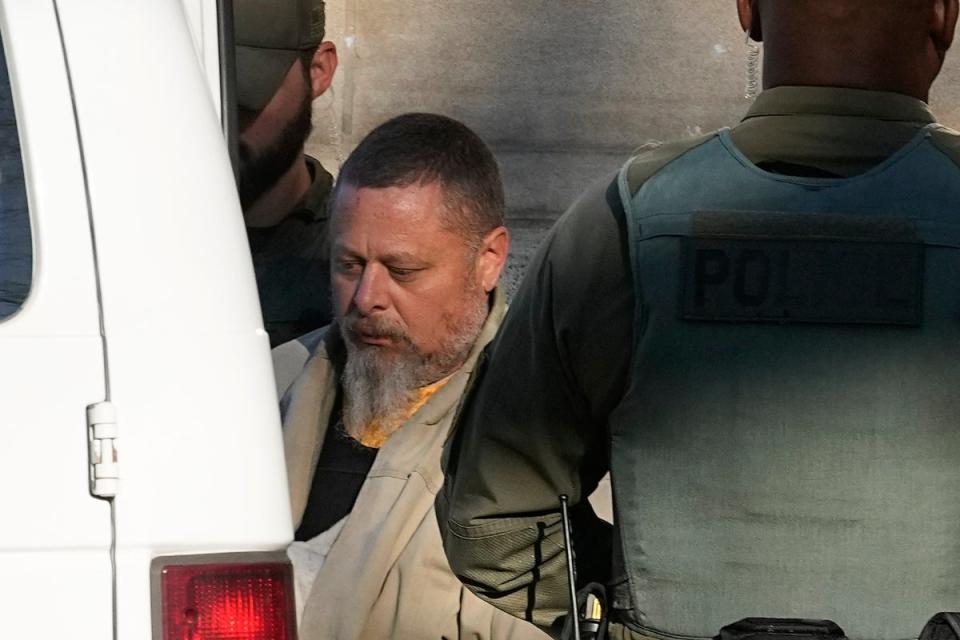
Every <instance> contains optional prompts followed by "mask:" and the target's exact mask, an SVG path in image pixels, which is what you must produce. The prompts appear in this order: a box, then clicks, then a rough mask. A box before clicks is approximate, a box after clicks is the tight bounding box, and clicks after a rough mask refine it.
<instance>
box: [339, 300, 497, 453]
mask: <svg viewBox="0 0 960 640" xmlns="http://www.w3.org/2000/svg"><path fill="white" fill-rule="evenodd" d="M481 301H482V302H481V303H480V304H477V305H476V306H475V307H474V308H473V309H471V310H470V311H469V312H468V313H466V314H465V315H464V316H462V317H461V318H459V319H458V320H457V321H454V320H453V319H448V321H447V323H446V324H447V332H448V336H449V339H448V340H447V341H445V343H444V344H443V345H441V348H440V349H438V350H437V351H436V352H434V353H429V354H428V353H425V352H423V351H422V350H420V349H419V348H418V347H417V346H416V345H414V344H413V342H412V341H411V340H410V339H409V337H408V336H406V335H403V336H402V337H401V339H400V343H401V344H402V345H403V347H404V348H403V349H402V350H400V351H389V352H384V351H382V350H381V349H380V348H378V347H372V346H369V345H363V344H356V343H354V341H353V340H352V339H351V337H350V335H349V331H343V334H344V342H345V343H346V346H347V363H346V366H345V367H344V370H343V375H342V376H341V384H342V387H343V394H344V403H343V426H344V429H345V430H346V432H347V433H348V434H349V435H351V436H352V437H353V438H355V439H357V440H362V439H363V436H364V434H365V432H366V429H367V428H368V427H370V426H371V425H374V424H377V425H381V426H383V427H388V428H396V427H398V426H400V424H401V423H402V421H403V418H404V417H406V412H407V411H409V408H410V406H411V404H412V403H413V402H414V400H416V398H417V390H418V389H420V388H421V387H424V386H426V385H429V384H432V383H434V382H437V381H439V380H442V379H443V378H445V377H447V376H449V375H450V374H452V373H453V372H454V371H455V370H456V369H457V368H459V367H460V366H461V365H462V364H463V363H464V361H465V360H466V359H467V355H468V354H469V353H470V349H471V348H472V347H473V344H474V342H476V340H477V336H478V335H480V330H481V329H482V328H483V323H484V321H485V320H486V317H487V304H486V298H485V296H483V297H481ZM343 326H345V327H349V326H350V318H349V317H348V318H346V319H345V321H344V322H343ZM384 435H389V433H385V434H384Z"/></svg>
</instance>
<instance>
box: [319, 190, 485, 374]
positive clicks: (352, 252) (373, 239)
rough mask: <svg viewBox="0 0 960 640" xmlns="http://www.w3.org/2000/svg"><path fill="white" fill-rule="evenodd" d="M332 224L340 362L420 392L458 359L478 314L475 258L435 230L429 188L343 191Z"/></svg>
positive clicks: (435, 202) (437, 214) (456, 237)
mask: <svg viewBox="0 0 960 640" xmlns="http://www.w3.org/2000/svg"><path fill="white" fill-rule="evenodd" d="M335 205H336V206H335V214H334V218H333V236H332V237H333V252H332V283H333V297H334V307H335V312H336V316H337V319H338V321H339V322H340V326H341V328H342V330H343V335H344V339H345V340H346V342H347V347H348V360H349V358H350V357H359V356H362V357H364V358H366V359H368V360H369V361H370V363H371V364H372V365H373V366H375V367H376V368H378V369H380V370H381V372H387V371H390V372H391V374H392V373H398V372H400V370H402V372H403V373H404V375H406V376H408V380H409V385H413V386H414V387H416V386H423V385H426V384H429V383H432V382H436V381H437V380H439V379H442V378H443V377H445V376H447V375H449V374H450V373H452V372H453V371H454V370H456V368H457V367H459V366H460V365H461V364H462V363H463V361H464V360H465V359H466V356H467V354H468V353H469V351H470V347H471V346H472V344H473V342H474V340H475V339H476V337H477V334H478V333H479V331H480V327H481V326H482V324H483V321H484V319H485V318H486V314H487V294H486V291H485V290H484V288H483V286H482V283H481V281H480V276H479V275H478V273H479V272H478V270H477V268H476V267H477V265H476V263H477V252H476V250H475V249H473V248H472V247H470V246H469V245H468V244H467V241H466V240H465V239H464V237H463V236H462V235H460V234H458V233H455V232H453V231H450V230H447V229H445V228H443V226H442V225H441V213H442V211H443V207H444V204H443V192H442V188H441V187H440V185H439V184H438V183H431V184H427V185H420V184H414V185H411V186H408V187H388V188H385V189H371V188H359V189H358V188H353V187H352V186H351V185H344V187H343V188H342V190H341V191H340V192H339V194H338V196H337V201H336V203H335Z"/></svg>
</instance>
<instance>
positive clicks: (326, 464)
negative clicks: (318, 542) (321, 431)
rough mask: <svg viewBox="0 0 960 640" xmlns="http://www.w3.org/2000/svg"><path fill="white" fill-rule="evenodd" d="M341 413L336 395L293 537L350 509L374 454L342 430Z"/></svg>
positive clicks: (306, 536)
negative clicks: (300, 519)
mask: <svg viewBox="0 0 960 640" xmlns="http://www.w3.org/2000/svg"><path fill="white" fill-rule="evenodd" d="M341 413H342V405H341V400H340V394H337V401H336V404H335V405H334V407H333V411H332V412H331V413H330V423H329V424H328V425H327V433H326V435H325V436H324V439H323V446H322V447H321V449H320V459H319V460H317V470H316V471H315V472H314V474H313V483H312V484H311V485H310V496H309V497H308V498H307V507H306V509H305V510H304V512H303V520H302V521H301V522H300V527H299V528H298V529H297V532H296V534H295V536H294V539H296V540H300V541H306V540H310V539H312V538H315V537H316V536H318V535H320V534H321V533H323V532H324V531H326V530H327V529H329V528H330V527H332V526H333V525H335V524H336V523H337V522H339V521H340V520H342V519H343V518H344V516H346V515H347V514H349V513H350V511H351V510H353V504H354V503H355V502H356V501H357V495H358V494H359V493H360V488H361V487H362V486H363V481H364V480H366V478H367V473H368V472H369V471H370V467H371V466H372V465H373V460H374V459H375V458H376V457H377V451H378V450H377V449H371V448H370V447H365V446H363V445H362V444H360V443H359V442H357V441H356V440H354V439H353V438H351V437H350V436H348V435H347V434H346V432H344V430H343V422H342V420H341Z"/></svg>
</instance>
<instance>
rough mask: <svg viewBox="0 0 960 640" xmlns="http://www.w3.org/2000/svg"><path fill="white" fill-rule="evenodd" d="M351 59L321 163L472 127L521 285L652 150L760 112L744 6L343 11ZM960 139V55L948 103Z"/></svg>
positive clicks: (949, 79)
mask: <svg viewBox="0 0 960 640" xmlns="http://www.w3.org/2000/svg"><path fill="white" fill-rule="evenodd" d="M327 16H328V18H327V22H328V24H327V33H328V39H330V40H332V41H333V42H335V43H336V44H337V47H338V49H339V51H340V63H341V66H340V69H339V71H338V75H337V79H336V82H335V84H334V87H333V90H332V91H330V92H328V93H327V94H326V95H324V96H322V97H321V98H319V99H318V100H317V102H316V104H315V105H314V122H315V130H314V134H313V135H312V137H311V139H310V141H309V143H308V151H309V152H311V153H313V154H316V155H317V156H319V157H320V158H321V159H322V160H323V161H324V163H325V165H326V166H328V167H330V168H331V169H332V170H335V169H336V166H337V164H338V163H339V161H340V160H341V159H342V158H343V157H344V156H345V155H346V154H347V153H348V152H349V150H350V149H352V148H353V146H354V145H355V144H356V143H357V142H358V141H359V139H360V138H361V137H362V136H363V135H364V134H365V133H367V132H368V131H369V130H370V129H371V128H373V127H374V126H376V125H377V124H379V123H380V122H382V121H384V120H386V119H388V118H390V117H392V116H394V115H397V114H400V113H404V112H407V111H432V112H437V113H443V114H447V115H450V116H452V117H454V118H457V119H459V120H462V121H464V122H465V123H466V124H467V125H469V126H470V127H472V128H473V129H474V130H476V131H477V132H478V133H479V134H480V135H481V136H482V137H483V138H484V139H485V140H486V141H487V142H488V143H489V144H490V146H491V147H492V149H493V150H494V153H495V154H496V156H497V159H498V161H499V162H500V166H501V170H502V172H503V177H504V182H505V186H506V191H507V201H508V207H509V211H510V213H509V226H510V227H511V229H512V231H513V234H514V241H515V244H514V246H515V250H514V256H513V258H512V261H511V266H510V271H509V273H508V276H507V280H508V284H509V285H512V284H514V283H515V281H516V279H517V277H518V276H519V273H520V272H521V271H522V268H523V266H524V265H525V263H526V261H527V259H528V258H529V255H530V253H531V252H532V250H533V248H534V247H535V245H536V244H537V243H538V242H539V240H540V239H541V238H542V236H543V234H544V232H545V230H546V229H547V228H548V227H549V225H550V223H551V222H552V221H553V220H554V219H555V218H556V217H557V216H558V215H559V214H560V213H561V212H562V211H563V210H564V209H565V208H566V207H567V206H568V205H569V204H570V203H571V202H572V201H573V200H574V198H575V197H576V196H577V194H578V193H580V192H581V191H582V190H583V189H584V188H585V187H586V186H587V185H589V184H590V183H592V182H593V181H595V180H598V179H600V178H602V177H603V176H605V175H609V174H610V172H612V171H613V170H615V169H616V167H617V166H619V164H620V163H621V162H622V161H623V160H624V159H625V158H626V157H627V156H628V155H629V153H630V151H631V150H632V149H634V148H636V147H637V146H639V145H640V144H642V143H644V142H646V141H649V140H669V139H675V138H682V137H684V136H692V135H697V134H699V133H701V132H704V131H709V130H712V129H715V128H717V127H721V126H727V125H732V124H734V123H736V122H737V121H738V120H739V118H740V117H741V116H742V114H743V112H744V110H745V109H746V107H747V103H746V101H745V100H744V99H743V88H744V61H745V55H746V54H745V47H744V36H743V33H742V32H741V31H740V30H739V24H738V22H737V17H736V10H735V5H734V2H733V0H698V1H697V2H689V1H688V0H670V1H665V0H485V1H483V2H477V1H476V0H471V1H467V0H417V1H416V2H410V1H409V0H403V1H400V0H327ZM931 102H932V104H933V107H934V109H935V111H937V112H938V114H939V115H940V117H941V119H942V120H943V121H944V122H945V123H947V124H949V125H951V126H960V52H955V55H954V56H953V58H952V59H948V63H947V67H946V68H945V69H944V73H943V75H942V77H941V79H940V81H939V83H938V84H937V86H936V90H935V92H934V95H933V98H932V101H931Z"/></svg>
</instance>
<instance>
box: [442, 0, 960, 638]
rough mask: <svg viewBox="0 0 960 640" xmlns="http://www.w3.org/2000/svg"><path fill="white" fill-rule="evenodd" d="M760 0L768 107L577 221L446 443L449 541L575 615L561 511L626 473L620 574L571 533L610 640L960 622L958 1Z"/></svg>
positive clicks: (669, 149)
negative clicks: (562, 503) (945, 117)
mask: <svg viewBox="0 0 960 640" xmlns="http://www.w3.org/2000/svg"><path fill="white" fill-rule="evenodd" d="M737 8H738V12H739V17H740V21H741V24H742V26H743V28H744V29H745V30H747V31H748V33H749V34H750V36H751V37H752V38H753V39H754V40H757V41H761V40H762V41H763V42H764V45H765V51H766V56H765V66H764V78H763V87H764V91H763V92H762V93H761V94H760V96H759V97H758V99H757V100H756V102H755V103H754V104H753V106H752V107H751V108H750V110H749V112H748V113H747V115H746V117H745V118H744V119H743V121H742V122H741V123H740V124H739V125H738V126H736V127H734V128H733V129H730V130H723V131H719V132H716V133H712V134H710V135H706V136H703V137H701V138H699V139H696V140H685V141H683V142H680V143H675V144H667V145H662V146H659V147H657V148H655V149H648V150H646V151H644V152H642V153H641V154H640V155H638V156H636V157H634V158H632V159H631V160H630V161H628V162H627V163H626V164H625V165H624V166H623V168H622V170H621V171H619V172H618V173H617V174H616V175H615V176H613V177H612V179H608V180H606V181H605V182H604V183H602V184H599V185H598V186H597V187H596V188H594V189H593V190H591V191H590V192H588V193H587V194H586V195H585V196H584V197H582V198H581V199H580V200H579V201H578V202H577V203H576V204H575V205H574V206H573V207H572V208H571V210H569V211H568V212H567V213H566V215H564V216H563V218H561V220H560V221H559V222H558V223H557V225H556V226H555V228H554V229H553V230H552V232H551V234H550V236H549V237H548V239H547V240H546V241H545V246H544V247H542V248H541V251H540V253H539V255H538V257H537V259H536V260H535V261H534V263H533V264H532V265H531V266H530V268H529V271H528V272H527V274H526V279H525V281H524V283H523V284H522V285H521V288H520V291H519V292H518V294H517V296H516V297H515V299H514V302H513V304H512V306H511V309H510V313H509V314H508V317H507V319H506V320H505V323H504V325H503V327H502V329H501V332H500V334H499V336H498V338H497V340H496V341H495V343H494V344H493V345H492V346H491V348H490V349H489V352H488V358H487V361H486V364H485V371H484V373H483V374H482V378H481V379H480V381H479V385H478V386H477V387H476V388H475V392H474V393H473V395H472V396H471V399H470V400H469V401H468V402H467V404H466V406H465V407H464V408H463V410H462V414H461V419H460V426H459V429H458V432H457V435H456V438H455V439H454V441H453V442H452V444H451V445H450V447H449V457H448V460H447V478H446V484H445V487H444V491H443V495H442V496H441V498H440V499H439V500H438V505H437V511H438V517H439V519H440V522H441V526H442V528H443V530H444V538H445V539H444V544H445V548H446V552H447V555H448V558H449V560H450V564H451V567H452V568H453V570H454V572H455V573H457V575H458V576H459V577H460V578H461V580H463V582H464V583H465V584H467V585H468V586H469V587H470V588H471V589H473V590H475V591H476V593H477V594H479V595H480V596H481V597H483V598H485V599H487V600H488V601H490V602H492V603H494V604H495V605H496V606H498V607H501V608H503V609H505V610H507V611H509V612H511V613H513V614H514V615H516V616H519V617H523V618H526V619H528V620H531V621H533V622H534V623H536V624H537V625H539V626H541V627H543V628H551V627H553V626H554V625H555V623H556V621H557V619H558V618H561V617H562V616H564V615H565V614H566V613H567V611H568V602H569V597H568V593H569V592H568V589H567V586H568V583H567V577H566V576H567V574H566V571H567V563H566V561H565V557H564V555H565V554H564V551H565V547H564V537H563V532H562V530H561V525H560V516H559V511H560V508H559V503H558V499H557V496H558V494H567V495H569V497H570V501H571V504H573V505H574V508H573V511H574V516H576V515H577V510H578V508H580V509H583V508H582V505H583V504H585V503H586V496H588V495H589V494H590V493H591V491H592V490H593V489H594V487H595V486H596V485H597V482H598V480H599V479H600V478H601V476H602V475H603V474H604V472H605V471H607V470H608V469H609V470H610V473H611V477H612V484H613V494H614V512H615V515H614V518H615V535H614V541H613V544H612V545H611V547H610V548H606V549H603V550H602V551H603V553H604V554H605V557H606V559H607V566H604V563H599V566H598V563H597V562H596V561H592V562H591V561H590V560H591V555H595V551H596V546H597V542H596V541H593V540H589V539H587V537H586V536H583V535H580V536H578V535H577V534H578V530H579V531H580V532H583V531H584V530H585V527H584V525H583V524H582V522H588V521H589V520H588V519H587V518H586V517H584V516H583V515H582V514H581V516H580V521H581V523H578V521H577V518H576V517H575V518H574V526H573V534H574V545H573V546H574V548H575V550H576V553H577V562H576V564H577V570H578V575H577V578H576V580H577V586H578V587H580V586H583V584H584V583H586V582H589V581H592V580H595V581H600V582H602V583H604V584H605V585H606V587H607V589H606V600H607V613H608V618H609V621H610V626H609V634H610V637H616V638H671V639H673V638H687V639H692V638H711V637H716V636H718V634H719V637H722V638H737V637H747V636H750V635H751V634H753V636H752V637H754V638H767V637H777V636H778V635H780V634H787V635H789V634H793V635H794V636H796V635H800V636H802V637H806V638H820V637H842V636H843V635H844V633H846V635H847V637H849V638H857V639H871V640H899V639H902V638H916V637H917V636H918V634H920V631H921V629H922V628H924V624H925V623H926V622H927V621H928V620H929V619H930V618H931V616H933V615H934V614H936V613H937V612H940V611H950V610H953V611H956V610H957V609H958V608H960V428H958V419H960V393H958V389H960V284H958V283H960V134H958V133H956V132H954V131H951V130H948V129H946V128H945V127H943V126H941V125H939V124H937V123H936V120H935V119H934V116H933V115H932V114H931V112H930V111H929V109H928V107H927V105H926V101H927V97H928V91H929V88H930V85H931V83H932V82H933V80H934V78H935V77H936V76H937V74H938V72H939V71H940V68H941V65H942V63H943V60H944V56H945V54H946V51H947V49H948V48H949V46H950V44H951V42H952V40H953V35H954V28H955V24H956V21H957V12H958V7H957V0H830V1H829V2H825V1H824V0H753V1H751V0H738V2H737ZM584 511H585V510H584ZM607 569H609V570H610V572H611V574H610V575H607V571H606V570H607ZM936 620H937V622H935V623H932V626H931V627H930V629H933V630H934V631H935V632H936V633H931V631H930V630H929V629H928V632H927V635H928V636H929V637H936V634H938V633H941V632H942V633H947V634H948V635H950V637H952V634H953V632H951V631H950V629H951V628H952V629H953V630H954V631H955V632H956V633H957V634H958V636H960V625H958V624H957V620H960V618H958V617H956V616H954V617H952V618H951V617H950V616H949V615H948V616H946V617H944V616H941V617H939V618H937V619H936ZM945 620H946V621H947V622H944V621H945ZM738 621H742V622H739V623H738ZM828 621H829V622H828ZM950 621H952V625H953V626H952V627H951V626H950V624H948V622H950ZM721 629H724V631H723V632H722V633H721ZM944 630H945V631H944ZM764 634H766V635H764ZM943 637H947V636H943Z"/></svg>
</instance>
